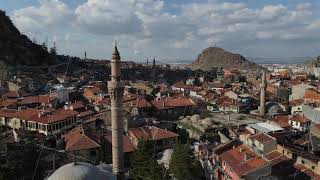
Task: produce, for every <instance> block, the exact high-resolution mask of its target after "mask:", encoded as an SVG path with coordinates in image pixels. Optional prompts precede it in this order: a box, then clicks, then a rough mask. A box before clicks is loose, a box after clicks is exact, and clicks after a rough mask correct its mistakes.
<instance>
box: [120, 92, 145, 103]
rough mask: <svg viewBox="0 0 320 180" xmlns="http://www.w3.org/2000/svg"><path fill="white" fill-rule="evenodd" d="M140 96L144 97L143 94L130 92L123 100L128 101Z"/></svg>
mask: <svg viewBox="0 0 320 180" xmlns="http://www.w3.org/2000/svg"><path fill="white" fill-rule="evenodd" d="M138 98H143V96H141V95H138V94H128V95H125V96H123V102H124V103H126V102H129V101H134V100H136V99H138Z"/></svg>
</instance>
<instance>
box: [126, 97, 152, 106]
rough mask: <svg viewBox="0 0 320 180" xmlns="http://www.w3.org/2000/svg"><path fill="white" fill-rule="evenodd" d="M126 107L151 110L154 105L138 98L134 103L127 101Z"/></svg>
mask: <svg viewBox="0 0 320 180" xmlns="http://www.w3.org/2000/svg"><path fill="white" fill-rule="evenodd" d="M124 106H125V107H134V108H151V107H152V105H151V104H150V103H149V102H148V101H147V100H146V99H145V98H137V99H135V100H132V101H127V102H125V103H124Z"/></svg>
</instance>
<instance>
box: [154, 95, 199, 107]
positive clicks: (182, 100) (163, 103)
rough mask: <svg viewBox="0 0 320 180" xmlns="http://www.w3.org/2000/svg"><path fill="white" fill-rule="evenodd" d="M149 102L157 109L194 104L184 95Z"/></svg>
mask: <svg viewBox="0 0 320 180" xmlns="http://www.w3.org/2000/svg"><path fill="white" fill-rule="evenodd" d="M151 104H152V105H153V106H154V107H155V108H157V109H159V110H160V109H172V108H175V107H184V106H193V105H194V103H193V101H192V100H191V99H189V98H186V97H177V98H164V99H160V100H158V101H152V102H151Z"/></svg>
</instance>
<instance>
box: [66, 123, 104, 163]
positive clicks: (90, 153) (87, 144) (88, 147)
mask: <svg viewBox="0 0 320 180" xmlns="http://www.w3.org/2000/svg"><path fill="white" fill-rule="evenodd" d="M64 141H65V144H66V146H65V150H66V151H67V152H68V153H71V154H78V155H80V156H81V157H83V158H85V159H83V160H82V161H88V160H90V161H93V162H98V160H99V158H100V145H99V144H98V143H97V142H95V141H94V140H93V139H91V138H90V137H89V136H88V135H86V132H85V130H84V129H83V127H82V126H78V127H76V128H74V129H72V130H71V131H70V132H68V133H67V134H66V135H65V136H64Z"/></svg>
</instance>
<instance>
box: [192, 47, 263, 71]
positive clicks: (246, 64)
mask: <svg viewBox="0 0 320 180" xmlns="http://www.w3.org/2000/svg"><path fill="white" fill-rule="evenodd" d="M189 67H190V68H191V69H193V70H195V69H201V70H204V71H208V70H211V69H213V68H237V69H247V70H250V69H251V70H253V69H261V68H262V67H261V66H259V65H258V64H256V63H254V62H250V61H249V60H247V59H246V58H244V57H243V56H242V55H240V54H233V53H231V52H228V51H225V50H224V49H222V48H218V47H209V48H206V49H205V50H203V51H202V53H201V54H199V56H198V58H197V60H196V61H195V62H193V63H192V64H190V65H189Z"/></svg>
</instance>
